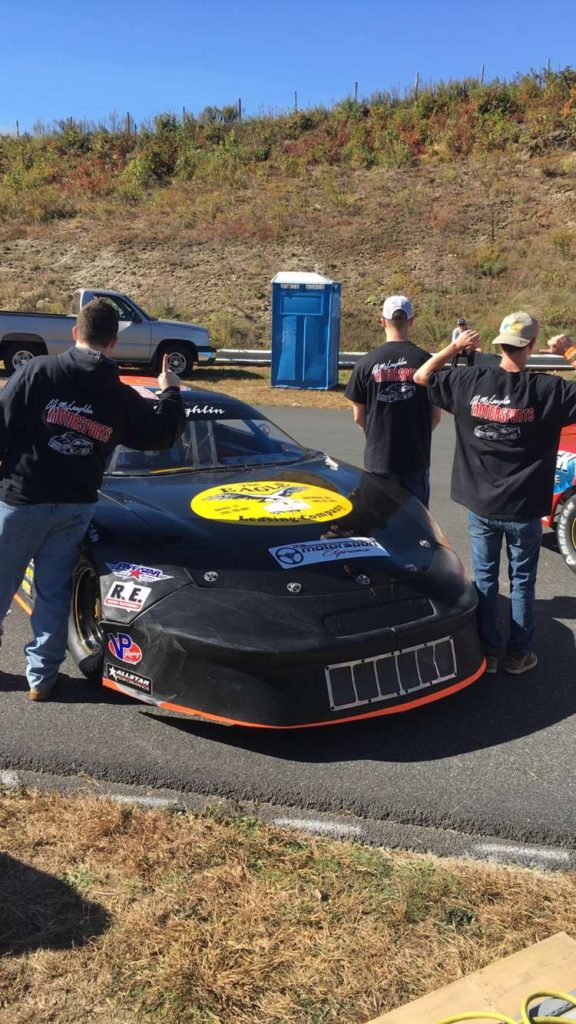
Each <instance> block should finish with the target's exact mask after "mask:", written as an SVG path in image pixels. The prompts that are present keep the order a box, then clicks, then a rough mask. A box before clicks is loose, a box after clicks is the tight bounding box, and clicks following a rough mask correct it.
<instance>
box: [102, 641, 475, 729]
mask: <svg viewBox="0 0 576 1024" xmlns="http://www.w3.org/2000/svg"><path fill="white" fill-rule="evenodd" d="M485 668H486V659H485V658H482V664H481V665H480V668H479V669H478V670H477V671H476V672H474V673H473V674H472V675H471V676H467V677H466V679H462V680H461V681H460V682H459V683H454V684H453V686H448V687H447V688H446V689H445V690H440V692H439V693H430V694H428V695H427V696H426V697H418V698H417V699H416V700H410V701H407V702H406V703H405V704H399V705H396V707H393V708H379V709H378V711H364V712H363V713H362V714H361V715H349V716H348V717H347V718H334V719H330V720H329V721H327V722H305V723H303V724H302V725H263V724H262V722H243V721H241V720H240V719H236V718H225V717H223V716H222V715H213V714H210V712H208V711H198V710H196V709H195V708H185V707H183V706H182V705H181V704H171V703H170V702H169V701H164V700H159V701H156V706H157V707H159V708H164V709H165V710H166V711H178V712H179V713H180V714H184V715H194V716H195V718H203V719H205V720H206V721H208V722H220V723H222V724H223V725H242V726H244V727H245V728H247V729H275V730H278V729H316V728H318V727H319V726H322V725H341V724H342V723H343V722H359V721H361V719H363V718H380V717H381V716H382V715H395V714H399V713H400V712H402V711H411V710H412V708H418V707H422V705H424V704H432V702H433V701H436V700H442V698H443V697H449V696H450V694H452V693H457V692H458V690H463V689H465V687H466V686H471V685H472V683H475V682H476V680H477V679H479V677H480V676H481V675H483V674H484V670H485ZM102 685H103V686H107V687H108V688H109V689H111V690H118V692H119V693H123V694H124V695H125V696H126V691H125V690H120V688H119V687H118V686H116V684H115V683H114V682H113V681H112V680H111V679H103V680H102ZM134 698H135V700H138V696H137V694H134Z"/></svg>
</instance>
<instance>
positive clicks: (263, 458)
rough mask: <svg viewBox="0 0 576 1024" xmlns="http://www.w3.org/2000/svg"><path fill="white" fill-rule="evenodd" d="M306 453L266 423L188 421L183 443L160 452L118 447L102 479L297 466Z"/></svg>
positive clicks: (182, 438) (208, 420)
mask: <svg viewBox="0 0 576 1024" xmlns="http://www.w3.org/2000/svg"><path fill="white" fill-rule="evenodd" d="M309 454H310V453H309V452H308V450H307V449H305V448H302V447H301V446H300V445H299V444H298V443H297V442H296V441H294V440H292V438H291V437H289V436H288V435H287V434H284V433H283V431H282V430H280V429H279V427H276V426H275V425H274V424H273V423H270V422H269V420H265V419H250V420H240V419H237V420H236V419H218V420H217V419H213V420H211V419H192V418H190V419H188V420H187V423H186V428H185V430H184V433H183V434H182V437H181V438H180V440H179V441H178V442H177V444H175V445H174V447H173V448H170V450H169V451H164V452H151V451H146V452H137V451H134V450H133V449H131V448H123V447H118V448H116V449H115V451H114V452H113V454H112V457H111V459H110V462H109V463H108V466H107V469H106V473H107V474H108V475H114V476H134V475H140V474H144V475H146V474H155V473H179V472H184V471H186V470H195V469H202V470H207V469H226V468H232V467H234V466H269V465H278V464H281V465H283V464H286V463H293V462H300V461H301V460H302V459H304V458H307V457H308V456H309Z"/></svg>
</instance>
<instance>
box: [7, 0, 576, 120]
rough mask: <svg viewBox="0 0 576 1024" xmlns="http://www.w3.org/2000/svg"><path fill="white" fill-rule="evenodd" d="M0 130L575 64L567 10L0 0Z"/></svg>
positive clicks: (514, 3)
mask: <svg viewBox="0 0 576 1024" xmlns="http://www.w3.org/2000/svg"><path fill="white" fill-rule="evenodd" d="M0 25H1V26H2V31H1V33H0V131H6V130H13V128H14V127H15V122H16V120H18V121H19V124H20V130H21V131H22V130H29V129H31V127H32V125H33V123H34V122H35V121H36V120H37V119H39V120H42V121H44V122H50V121H53V120H55V119H58V118H63V117H67V116H72V117H78V118H80V117H88V118H91V119H95V120H99V119H101V118H105V117H106V116H107V115H108V114H110V113H111V112H112V111H116V112H117V113H118V114H119V115H121V116H123V115H124V114H125V113H126V111H129V112H130V113H131V115H132V116H133V117H134V118H135V119H136V121H137V122H140V121H142V120H143V119H144V118H145V117H147V116H149V115H153V114H154V113H158V112H160V111H163V110H175V111H177V112H181V110H182V107H183V106H185V107H186V108H187V109H188V110H190V111H192V112H193V113H199V111H200V110H202V108H203V107H205V106H207V105H208V104H215V105H216V106H221V105H223V104H226V103H234V102H236V101H237V99H238V97H241V98H242V103H243V107H244V110H245V111H246V113H247V114H257V113H260V112H262V111H268V110H284V109H287V108H289V107H291V106H292V105H293V103H294V90H297V92H298V103H299V106H300V107H305V106H313V105H315V104H326V105H329V104H331V103H332V102H334V101H335V100H338V99H341V98H342V97H344V96H346V95H350V94H351V93H352V92H353V89H354V82H355V81H358V83H359V84H358V90H359V95H360V96H367V95H370V93H372V92H374V91H377V90H387V89H394V88H396V89H399V90H400V91H401V92H402V91H403V90H404V88H406V87H407V86H409V85H411V84H412V83H413V81H414V78H415V75H416V72H419V73H420V76H421V80H423V81H424V82H432V81H438V80H440V79H444V80H446V79H450V78H461V77H465V76H467V75H479V74H480V69H481V67H482V64H485V66H486V77H487V78H492V77H496V76H499V77H502V78H510V77H512V76H513V75H514V74H515V73H516V72H517V71H526V70H529V69H530V68H542V67H544V66H545V65H546V63H547V61H548V59H550V61H551V66H552V67H553V68H555V69H557V68H560V67H565V66H566V65H568V64H570V63H573V62H574V48H573V40H574V32H575V29H576V5H575V4H574V3H573V0H571V2H568V0H551V2H550V3H549V4H548V5H544V3H543V2H542V0H499V2H498V0H480V2H476V3H470V2H456V0H427V2H426V0H396V2H390V0H379V2H378V0H355V2H354V0H331V2H328V0H315V2H314V0H286V2H283V3H282V2H275V0H269V2H267V3H264V2H263V0H238V2H233V0H205V2H200V0H116V2H112V0H99V2H98V3H95V2H86V0H74V2H72V0H51V2H47V0H0Z"/></svg>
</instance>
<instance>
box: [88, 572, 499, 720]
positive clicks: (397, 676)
mask: <svg viewBox="0 0 576 1024" xmlns="http://www.w3.org/2000/svg"><path fill="white" fill-rule="evenodd" d="M452 597H453V599H452V601H451V603H450V606H448V605H447V604H445V603H443V602H442V601H441V600H438V599H437V598H430V597H429V596H425V595H422V594H419V593H417V592H415V593H414V596H413V598H412V599H410V598H403V600H400V601H397V602H391V603H389V604H388V605H384V604H383V602H382V601H381V600H380V599H379V595H378V592H377V589H376V588H374V590H373V591H372V592H371V594H368V593H367V592H364V593H362V594H359V595H358V596H357V598H356V601H355V602H351V600H350V597H349V595H347V597H346V600H345V602H342V600H338V599H336V598H331V599H325V600H319V599H318V598H301V599H300V600H293V599H292V598H290V597H287V596H281V597H280V596H278V597H272V596H271V595H269V594H268V595H266V596H265V598H264V597H263V595H261V594H255V593H252V594H250V593H243V592H238V591H235V590H225V589H223V590H219V591H218V590H206V589H205V590H200V589H199V588H197V587H185V588H182V589H180V590H179V591H178V592H177V593H174V594H170V595H168V597H166V598H165V599H163V600H161V601H159V602H157V603H156V604H155V605H153V606H152V607H151V608H150V609H149V610H148V611H147V612H144V613H142V614H141V615H139V616H138V617H137V618H136V619H135V620H134V622H133V623H131V625H130V626H129V627H123V628H125V629H126V631H127V632H128V633H129V636H130V638H131V639H132V640H133V641H134V642H135V643H136V644H137V645H138V646H139V648H140V649H141V651H142V662H141V665H139V666H138V667H137V668H133V666H130V669H131V671H132V670H133V673H135V675H134V678H133V680H132V682H133V684H134V685H132V686H130V685H126V681H127V679H128V680H129V674H128V673H126V672H122V671H121V670H120V676H119V675H118V673H114V665H113V664H112V665H111V664H110V661H111V660H112V662H114V659H110V658H107V659H106V668H107V671H105V675H104V679H103V682H104V685H105V686H109V687H111V688H112V689H117V690H121V691H122V692H124V693H128V694H130V696H133V697H137V698H139V699H144V700H146V701H148V702H151V703H154V704H157V705H159V706H160V707H164V708H167V709H169V710H172V711H179V712H183V713H186V714H191V715H194V716H197V717H200V718H205V719H209V720H212V721H217V722H222V723H225V724H230V725H233V724H235V725H245V726H253V727H259V728H272V729H293V728H305V727H311V726H319V725H332V724H336V723H339V722H346V721H351V720H353V719H362V718H371V717H376V716H379V715H388V714H392V713H396V712H402V711H407V710H410V709H412V708H415V707H417V706H419V705H423V704H427V703H430V702H432V701H436V700H439V699H441V698H442V697H445V696H448V695H450V694H452V693H455V692H456V691H458V690H460V689H463V688H464V687H466V686H468V685H470V684H471V683H473V682H474V681H475V680H476V679H477V678H478V677H479V676H480V675H482V673H483V672H484V668H485V662H484V655H483V652H482V649H481V647H480V642H479V639H478V635H477V632H476V625H475V608H476V595H475V592H474V589H473V588H472V586H471V585H470V584H464V585H463V586H462V587H461V588H460V591H459V594H458V595H457V596H456V597H454V595H452ZM353 605H354V606H353ZM103 625H104V628H105V629H106V630H107V631H109V632H110V633H112V632H114V631H116V630H117V629H118V627H117V626H113V625H112V624H107V623H104V624H103ZM359 627H361V629H359ZM116 668H118V666H116ZM110 669H112V673H110V671H109V670H110ZM140 672H142V674H143V678H145V679H146V681H147V683H146V690H145V691H144V692H143V688H142V684H141V683H139V673H140ZM111 674H113V675H115V678H111Z"/></svg>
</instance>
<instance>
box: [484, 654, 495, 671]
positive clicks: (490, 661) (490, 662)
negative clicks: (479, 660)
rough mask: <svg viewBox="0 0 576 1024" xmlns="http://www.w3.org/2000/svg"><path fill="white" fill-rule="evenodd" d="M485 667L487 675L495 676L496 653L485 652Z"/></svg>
mask: <svg viewBox="0 0 576 1024" xmlns="http://www.w3.org/2000/svg"><path fill="white" fill-rule="evenodd" d="M484 657H485V658H486V668H485V669H484V672H485V674H486V675H487V676H495V675H496V673H497V671H498V655H497V654H485V655H484Z"/></svg>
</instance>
